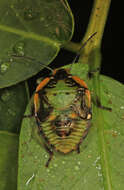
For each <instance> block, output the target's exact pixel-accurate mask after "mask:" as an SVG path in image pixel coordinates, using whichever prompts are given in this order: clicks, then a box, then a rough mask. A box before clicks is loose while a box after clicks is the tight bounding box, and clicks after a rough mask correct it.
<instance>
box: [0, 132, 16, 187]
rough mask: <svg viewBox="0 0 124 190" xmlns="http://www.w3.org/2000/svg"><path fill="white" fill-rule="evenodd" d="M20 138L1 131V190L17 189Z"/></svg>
mask: <svg viewBox="0 0 124 190" xmlns="http://www.w3.org/2000/svg"><path fill="white" fill-rule="evenodd" d="M17 154H18V136H17V135H14V134H12V133H8V132H3V131H0V190H8V189H9V190H16V189H17V156H18V155H17Z"/></svg>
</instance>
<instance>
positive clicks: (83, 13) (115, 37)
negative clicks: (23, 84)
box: [29, 0, 124, 91]
mask: <svg viewBox="0 0 124 190" xmlns="http://www.w3.org/2000/svg"><path fill="white" fill-rule="evenodd" d="M68 2H69V5H70V7H71V10H72V12H73V15H74V19H75V32H74V36H73V39H72V41H74V42H80V40H81V39H82V37H83V35H84V34H85V31H86V28H87V25H88V20H89V16H90V12H91V9H92V3H93V0H83V1H79V0H77V1H76V0H68ZM122 8H123V5H122V4H120V1H116V0H115V1H114V0H112V3H111V6H110V10H109V14H108V18H107V23H106V27H105V30H104V35H103V41H102V49H101V50H102V67H101V73H102V74H104V75H107V76H110V77H112V78H114V79H115V80H118V81H120V82H121V83H124V69H123V65H124V61H123V59H124V56H123V55H124V50H123V49H124V48H123V42H122V40H123V32H122V30H123V23H124V21H123V20H124V18H123V17H124V15H123V12H124V11H123V10H122ZM74 57H75V54H72V53H71V52H69V51H64V50H61V51H60V53H59V54H58V56H57V57H56V58H55V60H54V61H53V64H54V65H56V66H58V65H59V66H60V65H62V66H63V65H65V64H68V63H71V62H72V60H73V59H74ZM53 64H51V65H50V67H51V66H52V65H53ZM48 72H49V71H48V70H47V72H45V75H47V74H48ZM42 73H43V76H44V72H43V71H42ZM41 76H42V75H41V72H40V73H39V74H37V76H35V77H32V78H31V79H30V80H29V86H30V88H31V91H34V90H35V88H36V79H37V78H40V77H41Z"/></svg>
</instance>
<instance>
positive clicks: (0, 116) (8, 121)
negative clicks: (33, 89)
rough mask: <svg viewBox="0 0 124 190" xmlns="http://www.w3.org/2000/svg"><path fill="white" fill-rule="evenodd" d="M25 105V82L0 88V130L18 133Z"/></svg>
mask: <svg viewBox="0 0 124 190" xmlns="http://www.w3.org/2000/svg"><path fill="white" fill-rule="evenodd" d="M26 105H27V92H26V87H25V83H20V84H18V85H16V86H12V87H8V88H4V89H1V90H0V130H4V131H9V132H13V133H18V132H19V130H20V125H21V120H22V117H23V115H24V111H25V108H26Z"/></svg>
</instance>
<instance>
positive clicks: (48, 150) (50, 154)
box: [44, 144, 53, 167]
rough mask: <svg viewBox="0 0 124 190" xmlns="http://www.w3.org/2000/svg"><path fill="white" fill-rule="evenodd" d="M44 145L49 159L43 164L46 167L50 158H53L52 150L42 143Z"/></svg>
mask: <svg viewBox="0 0 124 190" xmlns="http://www.w3.org/2000/svg"><path fill="white" fill-rule="evenodd" d="M44 147H45V149H46V151H47V152H48V153H49V159H48V160H47V162H46V164H45V166H46V167H48V166H49V163H50V161H51V160H52V158H53V151H51V150H50V148H49V147H48V146H47V145H46V144H44Z"/></svg>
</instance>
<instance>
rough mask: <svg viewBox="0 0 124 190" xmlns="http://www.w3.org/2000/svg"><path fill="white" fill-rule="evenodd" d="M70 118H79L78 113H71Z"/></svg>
mask: <svg viewBox="0 0 124 190" xmlns="http://www.w3.org/2000/svg"><path fill="white" fill-rule="evenodd" d="M69 116H70V117H71V118H72V119H75V118H76V117H77V114H76V113H71V114H70V115H69Z"/></svg>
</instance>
